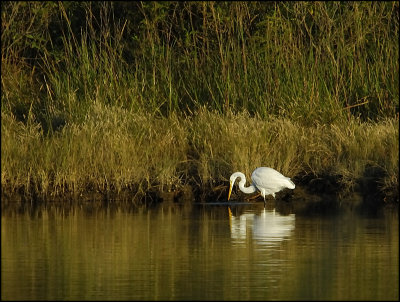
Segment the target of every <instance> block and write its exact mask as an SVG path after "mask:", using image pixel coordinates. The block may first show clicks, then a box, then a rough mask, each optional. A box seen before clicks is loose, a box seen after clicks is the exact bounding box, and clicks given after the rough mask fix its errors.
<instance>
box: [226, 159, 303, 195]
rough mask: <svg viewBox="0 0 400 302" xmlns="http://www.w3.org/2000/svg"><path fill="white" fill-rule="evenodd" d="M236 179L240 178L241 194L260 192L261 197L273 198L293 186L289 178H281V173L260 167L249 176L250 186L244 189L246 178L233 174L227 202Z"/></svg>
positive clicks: (237, 173) (240, 174) (239, 173)
mask: <svg viewBox="0 0 400 302" xmlns="http://www.w3.org/2000/svg"><path fill="white" fill-rule="evenodd" d="M236 178H240V181H239V189H240V190H241V191H242V192H243V193H247V194H249V193H254V192H256V191H257V190H258V191H260V193H261V196H262V197H263V198H264V202H265V196H267V195H272V196H273V197H274V198H275V193H276V192H279V191H281V190H283V189H285V188H288V189H294V188H295V184H294V183H293V181H291V180H290V178H289V177H286V176H283V175H282V174H281V173H279V172H278V171H276V170H275V169H272V168H269V167H260V168H257V169H255V170H254V171H253V173H252V174H251V180H252V184H251V185H250V186H248V187H245V186H244V185H245V184H246V176H245V175H244V174H243V173H242V172H235V173H233V174H232V175H231V177H230V187H229V195H228V200H229V198H230V196H231V192H232V187H233V185H234V184H235V181H236Z"/></svg>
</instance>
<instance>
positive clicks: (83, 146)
mask: <svg viewBox="0 0 400 302" xmlns="http://www.w3.org/2000/svg"><path fill="white" fill-rule="evenodd" d="M398 151H399V150H398V121H397V120H390V119H387V120H384V121H382V122H377V123H365V122H363V123H360V122H358V121H357V120H355V119H352V120H350V122H348V123H347V124H346V125H345V126H343V125H342V124H339V123H334V124H332V125H322V124H316V125H313V126H301V125H300V124H296V123H295V122H291V121H289V120H284V119H270V120H267V121H265V120H261V119H259V118H254V117H250V116H248V115H247V114H244V113H243V114H228V115H226V116H223V115H220V114H217V113H213V112H210V111H206V110H202V111H199V112H198V113H197V114H195V115H194V117H193V118H186V119H180V118H178V117H177V115H171V116H170V117H169V118H155V117H154V116H151V115H147V116H143V115H138V114H133V113H129V112H128V111H126V110H123V109H120V108H116V107H111V106H108V107H107V106H103V105H96V106H94V107H93V109H92V110H91V111H90V112H89V113H88V115H87V118H86V121H85V122H84V123H82V124H80V125H77V124H71V125H66V126H65V127H64V128H63V129H62V130H61V131H59V132H57V133H55V134H54V135H52V136H43V134H42V131H41V129H40V127H39V125H38V124H35V123H28V124H27V125H24V124H23V123H21V122H16V121H15V119H13V118H12V117H11V116H10V115H7V114H4V113H3V114H2V149H1V152H2V154H1V155H2V188H3V193H12V192H15V191H17V190H19V189H20V188H23V189H25V190H28V191H30V192H31V193H32V192H37V193H56V194H62V193H65V192H74V193H80V192H85V191H87V190H94V191H97V190H98V191H100V192H107V191H113V192H121V191H124V190H126V189H127V190H132V191H133V192H139V193H144V192H146V191H148V190H149V189H159V190H169V189H175V188H178V189H179V188H181V187H182V186H183V185H185V184H187V183H191V184H192V185H193V184H194V185H197V186H199V187H202V188H212V187H214V186H215V185H216V184H217V183H223V182H226V181H227V179H228V177H229V176H230V174H231V173H232V172H234V171H237V170H240V171H243V172H244V173H245V174H247V175H250V173H251V172H252V170H253V169H254V168H255V167H258V166H270V167H274V168H275V169H277V170H279V171H280V172H282V173H283V174H284V175H287V176H289V177H292V178H293V177H296V176H301V175H305V174H312V175H314V176H324V175H333V176H339V178H338V179H339V182H341V184H342V185H343V188H344V189H352V188H353V186H354V184H355V182H356V181H357V180H358V179H359V178H361V177H363V176H371V177H373V176H376V175H374V173H375V172H374V171H376V170H377V168H379V170H380V171H381V172H382V173H381V175H380V176H379V177H380V178H381V179H380V181H381V189H390V188H391V189H397V186H398V184H397V168H398ZM371 167H375V168H376V169H371ZM369 171H370V172H369ZM368 173H370V174H371V175H368Z"/></svg>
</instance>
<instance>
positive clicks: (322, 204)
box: [1, 177, 399, 214]
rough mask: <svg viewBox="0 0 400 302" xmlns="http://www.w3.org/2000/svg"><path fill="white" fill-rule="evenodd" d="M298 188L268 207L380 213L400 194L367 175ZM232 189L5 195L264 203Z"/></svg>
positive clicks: (124, 203) (38, 201) (22, 203)
mask: <svg viewBox="0 0 400 302" xmlns="http://www.w3.org/2000/svg"><path fill="white" fill-rule="evenodd" d="M294 181H295V183H296V188H295V189H294V190H284V191H281V192H278V193H277V194H276V199H274V198H273V197H272V196H268V197H267V207H274V208H275V207H276V208H277V209H278V210H280V211H282V212H288V213H289V212H292V213H303V214H313V213H334V212H335V211H342V210H343V209H348V210H352V211H353V210H356V211H368V212H377V211H379V210H380V209H382V208H385V207H386V208H387V207H398V204H399V194H398V191H396V190H392V191H382V190H380V189H379V179H377V178H373V177H365V178H363V179H361V180H359V181H358V182H357V184H356V186H355V187H354V190H353V191H348V190H346V191H345V190H343V188H342V186H341V185H340V183H339V182H338V181H337V179H335V178H334V177H325V178H310V177H302V178H294ZM228 190H229V186H228V184H227V183H220V184H216V185H215V186H213V187H208V188H200V187H199V186H194V185H185V186H183V187H181V188H170V189H169V190H167V191H160V190H154V189H152V190H149V191H148V192H146V193H140V194H139V193H137V192H136V193H135V192H133V191H131V190H124V191H122V192H118V193H116V192H112V191H107V192H98V191H97V192H94V191H91V190H88V191H87V192H85V193H81V194H71V193H68V192H67V193H66V194H63V195H62V196H51V195H50V196H49V195H29V196H27V195H25V194H24V193H23V192H19V193H17V194H12V195H7V194H5V193H4V190H3V192H2V202H1V204H2V209H3V210H6V209H7V208H10V207H11V208H14V207H20V208H21V209H26V208H27V207H28V208H29V207H33V208H34V207H37V206H41V205H53V206H60V207H63V208H65V209H68V208H70V207H74V206H81V207H89V208H93V207H94V208H96V207H104V206H107V207H109V206H112V207H118V208H119V207H123V208H125V207H128V208H129V207H131V206H133V207H138V206H143V205H153V204H157V203H164V204H166V205H174V204H183V205H190V204H194V203H202V204H207V203H216V202H217V203H221V204H224V203H226V204H229V203H238V202H239V203H240V202H251V203H254V202H255V203H260V204H263V198H262V197H261V196H260V195H259V194H257V193H254V194H250V195H247V194H243V193H242V192H240V191H239V190H238V188H237V187H236V186H235V188H234V190H233V193H232V197H231V200H230V202H228V200H227V196H228Z"/></svg>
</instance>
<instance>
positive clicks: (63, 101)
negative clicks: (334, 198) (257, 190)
mask: <svg viewBox="0 0 400 302" xmlns="http://www.w3.org/2000/svg"><path fill="white" fill-rule="evenodd" d="M1 5H2V37H1V41H2V42H1V44H2V45H1V46H2V81H1V85H2V92H1V107H2V108H1V109H2V122H1V127H2V129H1V131H2V134H1V144H2V148H1V157H2V158H1V168H2V169H1V171H2V172H1V182H2V194H3V195H10V194H13V193H16V192H19V193H23V194H25V195H28V196H31V195H35V196H36V195H46V196H48V195H51V196H54V195H60V196H62V195H64V194H66V193H71V192H72V193H74V194H81V193H83V192H87V191H100V192H102V193H105V194H107V192H115V193H119V192H122V191H129V192H132V193H133V194H139V195H140V194H145V193H146V192H148V191H149V190H155V189H156V190H160V191H165V190H179V189H181V188H182V187H183V186H184V185H186V184H190V185H192V186H194V187H195V188H200V189H201V190H211V189H213V188H215V187H216V186H217V185H219V184H224V183H226V181H227V178H228V177H229V176H230V174H231V173H232V172H234V171H236V170H241V171H243V172H245V174H247V175H249V174H250V173H251V171H252V170H253V169H254V168H255V167H257V166H261V165H265V166H271V167H274V168H275V169H277V170H279V171H281V172H282V173H283V174H285V175H288V176H290V177H295V180H296V183H304V184H306V183H307V182H309V180H310V179H316V178H321V177H328V176H329V177H333V178H334V179H335V183H337V184H338V185H339V187H340V190H341V191H343V192H347V191H352V190H355V189H357V188H358V189H360V190H362V189H363V188H365V185H363V184H364V183H365V182H364V181H363V179H366V178H368V179H371V181H372V182H373V183H374V184H376V186H377V189H378V191H380V192H381V193H384V196H391V197H393V199H394V200H396V201H397V202H398V193H397V195H396V193H395V192H398V152H399V146H398V127H399V118H398V108H399V88H398V87H399V85H398V84H399V60H398V59H399V56H398V54H399V53H398V29H399V15H398V12H399V4H398V2H394V1H393V2H276V3H275V2H5V1H3V2H2V4H1Z"/></svg>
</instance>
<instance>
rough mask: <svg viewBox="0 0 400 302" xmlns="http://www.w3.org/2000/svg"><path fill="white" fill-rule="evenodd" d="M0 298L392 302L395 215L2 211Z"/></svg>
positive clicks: (238, 209)
mask: <svg viewBox="0 0 400 302" xmlns="http://www.w3.org/2000/svg"><path fill="white" fill-rule="evenodd" d="M1 235H2V236H1V297H2V299H3V300H398V299H399V228H398V212H397V210H395V211H385V212H384V213H382V214H380V215H360V214H356V213H354V212H351V211H347V212H343V213H335V214H332V215H326V214H325V215H320V214H313V215H304V214H299V213H297V214H296V213H292V212H291V210H290V209H289V210H277V209H274V208H273V207H268V208H267V209H264V207H263V203H262V202H261V203H255V204H246V205H240V204H231V205H230V206H227V205H226V204H210V205H199V204H196V205H188V204H186V205H181V204H173V205H166V204H159V205H155V206H151V207H145V206H143V207H116V208H112V207H110V206H108V207H99V206H88V205H86V206H84V205H81V206H74V207H70V208H65V207H60V206H58V207H57V206H55V205H53V206H47V207H41V208H36V209H27V210H20V211H16V210H12V211H11V210H10V211H2V221H1Z"/></svg>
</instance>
